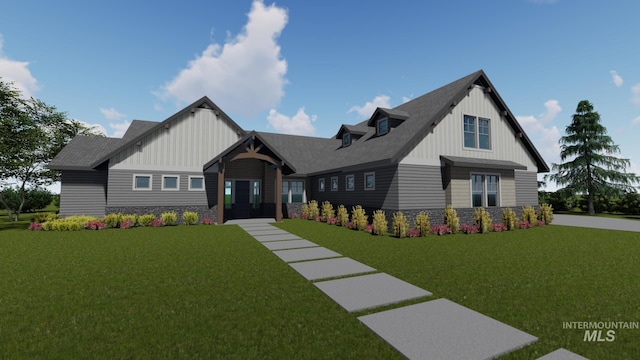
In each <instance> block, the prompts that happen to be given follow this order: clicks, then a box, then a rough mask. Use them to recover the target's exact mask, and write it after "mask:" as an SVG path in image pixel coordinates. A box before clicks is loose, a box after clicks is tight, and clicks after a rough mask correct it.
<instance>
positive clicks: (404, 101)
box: [402, 96, 412, 104]
mask: <svg viewBox="0 0 640 360" xmlns="http://www.w3.org/2000/svg"><path fill="white" fill-rule="evenodd" d="M411 100H412V97H406V96H403V97H402V103H403V104H404V103H406V102H409V101H411Z"/></svg>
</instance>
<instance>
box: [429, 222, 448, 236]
mask: <svg viewBox="0 0 640 360" xmlns="http://www.w3.org/2000/svg"><path fill="white" fill-rule="evenodd" d="M431 233H432V234H437V235H444V234H451V228H449V226H447V225H445V224H440V225H436V226H432V227H431Z"/></svg>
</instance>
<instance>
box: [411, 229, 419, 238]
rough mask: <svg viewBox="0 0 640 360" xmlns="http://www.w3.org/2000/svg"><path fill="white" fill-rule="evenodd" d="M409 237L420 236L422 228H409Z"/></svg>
mask: <svg viewBox="0 0 640 360" xmlns="http://www.w3.org/2000/svg"><path fill="white" fill-rule="evenodd" d="M409 237H420V229H416V228H413V229H409Z"/></svg>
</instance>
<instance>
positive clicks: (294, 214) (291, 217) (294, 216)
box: [289, 213, 298, 219]
mask: <svg viewBox="0 0 640 360" xmlns="http://www.w3.org/2000/svg"><path fill="white" fill-rule="evenodd" d="M297 217H298V214H296V213H293V214H291V215H290V216H289V219H296V218H297Z"/></svg>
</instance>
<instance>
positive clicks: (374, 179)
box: [364, 172, 376, 191]
mask: <svg viewBox="0 0 640 360" xmlns="http://www.w3.org/2000/svg"><path fill="white" fill-rule="evenodd" d="M370 175H373V187H372V188H370V187H367V176H370ZM375 189H376V173H375V172H368V173H364V190H365V191H369V190H375Z"/></svg>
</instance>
